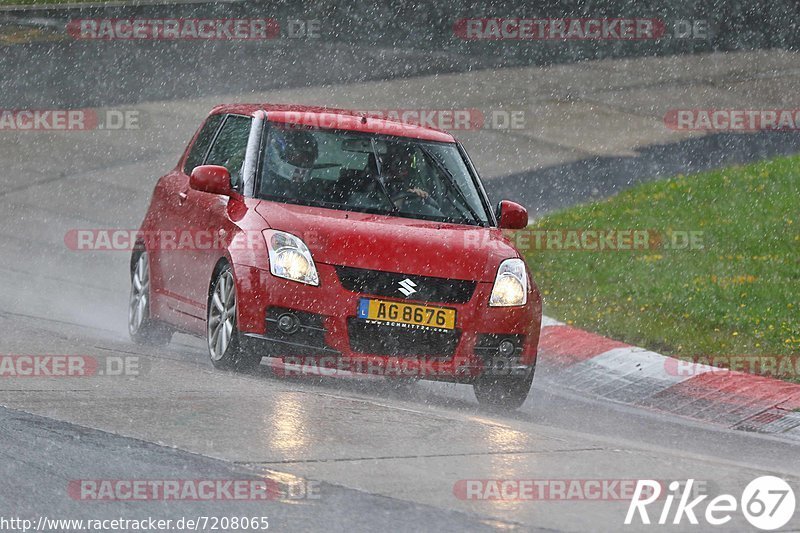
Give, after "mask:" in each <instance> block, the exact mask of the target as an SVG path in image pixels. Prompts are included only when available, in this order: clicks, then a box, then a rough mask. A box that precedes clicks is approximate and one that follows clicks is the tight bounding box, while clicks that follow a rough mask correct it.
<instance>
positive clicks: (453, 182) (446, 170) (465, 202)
mask: <svg viewBox="0 0 800 533" xmlns="http://www.w3.org/2000/svg"><path fill="white" fill-rule="evenodd" d="M419 148H420V150H422V153H424V154H425V155H426V156H428V159H430V160H432V161H433V163H434V164H435V165H436V167H437V168H438V169H439V170H440V171H441V172H442V174H444V177H445V178H447V184H448V185H449V186H450V188H451V189H453V190H454V191H455V192H456V193H457V194H458V196H459V198H460V199H461V201H462V202H463V206H464V207H466V208H467V211H469V214H470V216H471V217H472V221H473V222H475V223H477V224H478V225H479V226H483V225H484V224H483V221H482V220H481V218H480V216H478V213H477V212H476V211H475V210H474V209H473V208H472V206H471V205H469V200H467V197H466V196H465V195H464V192H463V191H462V190H461V188H460V187H459V186H458V183H456V178H455V177H454V176H453V173H452V172H450V169H449V168H447V167H446V166H445V165H444V163H442V162H441V161H439V159H437V157H436V156H435V155H433V153H432V152H431V151H430V150H429V149H428V148H427V147H425V146H422V145H420V147H419ZM448 199H449V200H450V203H452V204H453V205H455V206H456V207H458V205H457V204H456V203H455V201H453V199H452V198H450V197H448Z"/></svg>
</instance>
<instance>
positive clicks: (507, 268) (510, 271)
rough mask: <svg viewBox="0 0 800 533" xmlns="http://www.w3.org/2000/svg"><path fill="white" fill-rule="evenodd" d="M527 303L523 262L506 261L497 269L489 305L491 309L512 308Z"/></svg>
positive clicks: (526, 285)
mask: <svg viewBox="0 0 800 533" xmlns="http://www.w3.org/2000/svg"><path fill="white" fill-rule="evenodd" d="M527 301H528V276H527V273H526V271H525V261H523V260H522V259H506V260H505V261H503V262H502V263H500V268H498V269H497V277H496V278H495V279H494V287H493V288H492V295H491V296H490V297H489V305H491V306H492V307H513V306H519V305H525V304H526V303H527Z"/></svg>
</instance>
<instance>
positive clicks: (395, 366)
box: [234, 263, 541, 381]
mask: <svg viewBox="0 0 800 533" xmlns="http://www.w3.org/2000/svg"><path fill="white" fill-rule="evenodd" d="M317 271H318V273H319V276H320V284H319V286H317V287H312V286H309V285H304V284H301V283H296V282H292V281H288V280H284V279H281V278H276V277H274V276H272V275H271V274H270V272H269V270H264V269H261V268H258V267H253V266H245V265H234V273H235V275H236V279H237V289H238V294H237V296H238V321H239V322H238V324H239V331H240V333H241V334H242V342H243V344H244V346H245V349H247V350H251V351H253V352H254V353H260V354H262V355H264V356H268V357H277V358H282V359H284V361H287V362H290V363H297V362H300V361H306V362H307V361H308V360H309V359H311V360H312V361H313V364H314V365H316V366H319V367H321V368H322V367H324V368H335V369H337V370H346V371H351V372H357V373H367V374H382V375H396V376H413V377H423V378H426V379H442V380H447V381H454V380H455V381H462V380H463V381H469V380H471V379H473V378H475V377H477V376H479V375H481V374H484V373H485V372H487V371H489V370H491V371H492V372H495V373H499V374H509V373H525V372H528V371H530V369H531V368H532V367H533V366H534V364H535V361H536V353H537V352H536V350H537V345H538V342H539V330H540V325H541V301H540V298H539V295H538V292H537V291H536V288H535V285H533V284H532V283H531V284H530V286H531V289H530V291H531V292H530V294H529V295H528V304H527V305H526V306H523V307H508V308H498V307H489V305H488V301H489V293H490V292H491V289H492V284H491V283H485V282H481V283H478V284H477V286H476V288H475V292H474V294H473V296H472V298H471V299H470V300H469V301H468V302H466V303H429V304H427V305H431V306H441V307H449V308H453V309H455V310H456V325H455V326H456V329H455V330H452V331H450V332H447V333H444V332H439V333H430V332H424V331H415V330H407V329H405V328H397V327H393V326H385V325H375V324H366V321H364V320H361V319H359V318H357V317H356V313H357V309H358V303H359V300H360V299H361V298H380V299H382V300H396V301H398V302H407V303H422V304H424V303H425V302H416V301H410V300H405V299H402V298H392V297H388V296H375V295H370V294H364V293H357V292H353V291H350V290H347V289H345V288H344V287H343V286H342V284H341V283H340V281H339V277H338V275H337V273H336V269H335V267H333V266H331V265H326V264H319V263H318V264H317ZM287 311H289V312H292V313H293V314H295V316H297V317H298V328H297V329H296V331H295V332H293V333H291V334H285V333H281V332H280V331H279V329H278V328H277V327H276V325H277V319H278V317H279V316H280V315H281V314H282V313H284V312H287ZM404 329H405V330H404ZM503 340H509V341H511V342H513V344H514V348H515V349H514V351H513V353H511V354H508V355H501V354H500V353H499V351H498V345H499V343H500V342H502V341H503Z"/></svg>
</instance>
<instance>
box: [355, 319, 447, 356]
mask: <svg viewBox="0 0 800 533" xmlns="http://www.w3.org/2000/svg"><path fill="white" fill-rule="evenodd" d="M347 332H348V334H349V335H350V348H351V349H352V350H353V351H354V352H359V353H364V354H373V355H388V356H395V357H408V356H419V355H426V356H431V357H442V358H446V357H450V356H452V355H453V354H454V353H455V351H456V346H457V345H458V340H459V339H460V338H461V331H460V330H457V329H454V330H451V331H446V332H440V331H426V330H421V329H407V328H402V327H396V326H385V325H382V324H372V323H369V322H367V321H366V320H361V319H359V318H355V317H351V318H348V319H347Z"/></svg>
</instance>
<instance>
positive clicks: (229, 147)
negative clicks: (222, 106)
mask: <svg viewBox="0 0 800 533" xmlns="http://www.w3.org/2000/svg"><path fill="white" fill-rule="evenodd" d="M251 121H252V119H251V118H250V117H243V116H239V115H228V118H226V119H225V123H224V124H223V125H222V129H221V130H219V135H217V139H216V140H215V141H214V146H212V147H211V151H210V152H209V153H208V158H207V159H206V164H207V165H220V166H223V167H225V168H227V169H228V172H230V173H231V184H232V185H233V186H234V187H238V185H239V183H240V181H241V176H242V165H243V164H244V157H245V154H246V153H247V139H248V137H249V136H250V122H251Z"/></svg>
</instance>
